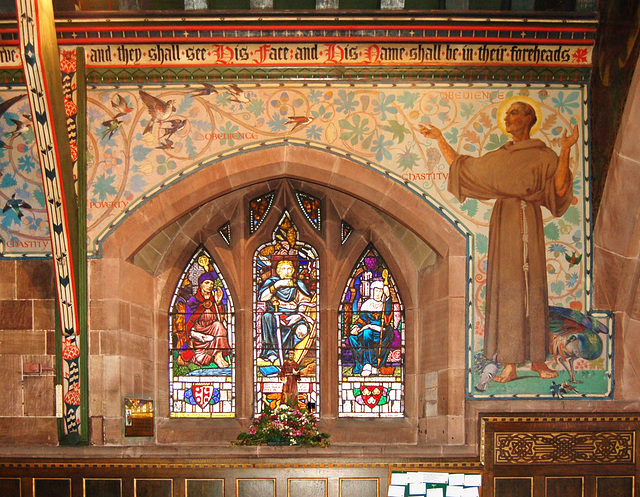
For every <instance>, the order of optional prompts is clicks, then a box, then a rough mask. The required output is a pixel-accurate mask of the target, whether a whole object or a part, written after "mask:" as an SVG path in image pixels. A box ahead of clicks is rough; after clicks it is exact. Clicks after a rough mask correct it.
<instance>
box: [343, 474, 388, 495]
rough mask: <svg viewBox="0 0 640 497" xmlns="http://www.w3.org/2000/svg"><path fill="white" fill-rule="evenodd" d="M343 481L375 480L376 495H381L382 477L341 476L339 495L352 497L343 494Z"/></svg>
mask: <svg viewBox="0 0 640 497" xmlns="http://www.w3.org/2000/svg"><path fill="white" fill-rule="evenodd" d="M343 481H375V482H376V496H377V497H380V478H366V477H365V478H340V479H339V481H338V495H339V497H352V496H351V495H346V494H345V495H343V494H342V482H343Z"/></svg>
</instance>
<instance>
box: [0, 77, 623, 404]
mask: <svg viewBox="0 0 640 497" xmlns="http://www.w3.org/2000/svg"><path fill="white" fill-rule="evenodd" d="M587 90H588V89H587V87H586V85H584V84H579V83H566V82H565V83H553V84H545V83H486V82H478V83H473V82H472V83H453V82H450V83H434V82H413V83H411V82H394V83H385V82H379V83H378V82H377V83H364V82H360V83H358V84H357V85H355V84H349V83H339V82H334V83H331V82H327V83H326V82H308V83H299V82H291V83H266V82H265V83H246V84H240V83H238V84H224V83H215V84H214V83H211V82H207V83H193V84H165V85H163V86H155V87H153V86H149V87H147V88H146V89H145V90H141V89H140V88H139V87H138V86H135V85H127V84H118V85H106V84H104V85H93V86H92V87H90V88H89V91H88V111H87V112H88V116H87V121H88V133H89V147H88V153H89V164H88V185H87V188H88V206H87V207H88V225H89V226H88V249H89V252H90V254H93V255H94V256H99V254H100V246H101V243H102V241H103V240H104V239H105V238H106V237H107V236H108V235H109V233H110V232H111V231H112V230H113V229H114V228H115V227H116V226H117V225H118V224H119V223H120V222H121V221H122V220H123V219H124V218H125V217H126V216H127V215H129V214H130V213H131V212H132V211H133V210H134V209H135V208H136V207H138V206H139V205H141V204H142V203H144V202H145V201H146V200H147V199H148V198H150V197H152V196H153V195H155V194H157V193H158V192H160V191H162V190H163V189H166V188H169V187H171V186H172V185H173V184H175V183H177V182H178V181H179V180H180V179H181V178H183V177H184V176H185V175H188V174H191V173H193V172H195V171H198V170H199V169H201V168H206V167H219V165H220V164H221V163H222V162H223V161H224V159H225V158H227V157H231V156H233V155H239V154H243V153H245V152H247V151H250V150H256V149H258V148H265V147H277V146H284V145H285V144H286V146H296V147H307V148H318V149H322V150H324V151H327V152H329V153H332V154H335V155H341V156H348V157H349V158H350V159H351V160H352V161H354V162H356V163H358V164H360V165H361V166H362V167H366V168H371V169H374V170H376V171H379V172H380V173H384V174H385V176H386V177H388V178H391V179H393V180H395V181H397V182H399V183H401V184H403V185H404V186H405V187H406V191H407V193H406V194H407V195H418V196H419V197H420V198H422V199H423V200H424V202H425V207H426V208H428V209H432V210H433V211H434V212H437V213H438V215H441V216H443V217H445V218H446V219H447V220H448V221H449V222H450V223H451V224H452V225H453V226H454V227H455V228H456V229H457V230H458V231H459V232H460V233H461V234H462V235H463V236H465V237H466V238H467V240H468V255H469V257H468V261H467V272H468V276H469V278H468V279H469V283H468V289H467V293H468V301H469V306H468V310H467V319H466V323H467V334H468V347H467V350H461V351H460V353H461V354H465V356H466V357H467V365H468V368H467V369H468V375H467V396H468V397H469V398H471V399H473V398H520V397H522V398H554V397H555V398H557V397H558V395H557V393H558V392H556V390H558V391H559V389H564V391H565V392H566V393H565V394H563V395H565V397H569V396H571V397H572V398H609V397H610V396H611V395H612V389H613V383H612V367H613V366H612V364H613V362H612V357H613V355H612V354H613V348H612V340H613V328H612V322H611V319H610V317H609V316H608V315H607V314H606V313H598V312H594V310H593V309H592V308H591V265H592V260H591V221H592V220H591V218H590V216H591V204H590V193H589V192H590V177H589V174H588V171H589V154H588V147H589V132H588V129H589V128H588V123H589V115H588V96H587V93H588V91H587ZM13 94H14V93H11V92H7V98H10V97H11V96H13ZM515 102H526V103H527V104H528V105H529V106H531V107H532V108H533V110H534V112H535V114H536V123H535V125H534V126H533V127H532V128H531V129H530V130H529V134H530V136H531V138H532V139H533V141H534V142H535V143H536V144H537V145H536V146H537V147H538V148H539V149H540V153H543V154H547V155H549V156H551V155H550V154H551V152H553V154H554V155H556V156H560V157H561V158H562V160H563V161H565V159H566V162H563V163H564V164H566V166H567V167H566V170H567V171H568V173H570V174H569V175H568V176H565V180H564V183H565V187H566V188H567V189H566V190H565V191H564V194H563V195H560V196H559V197H561V199H560V200H554V202H555V203H554V204H553V205H551V210H548V209H547V208H546V207H545V208H544V209H540V208H539V207H534V206H535V205H538V204H540V205H542V204H543V201H542V197H541V196H537V195H538V194H535V195H534V194H533V193H529V194H527V193H526V192H525V197H526V198H524V199H522V200H525V201H526V202H525V203H526V205H525V207H524V209H525V210H524V212H523V211H522V210H520V208H518V207H517V206H516V208H514V209H510V210H509V212H510V214H509V215H510V216H516V217H515V218H513V219H511V221H510V223H511V225H513V226H515V227H516V228H517V231H520V221H519V216H520V214H519V212H522V213H523V214H522V215H523V219H527V223H523V229H524V224H526V226H527V234H528V236H529V242H528V243H527V244H525V246H526V247H527V250H528V256H527V257H528V258H529V261H530V262H529V264H528V270H527V272H526V274H527V277H526V278H524V275H525V272H524V271H522V275H523V277H522V278H520V283H518V284H519V285H520V286H522V285H523V284H524V285H525V286H528V288H529V291H528V292H526V293H527V294H529V293H531V292H535V293H536V295H537V297H535V298H529V299H527V300H525V299H524V296H523V297H522V299H520V304H519V306H520V307H522V308H523V309H524V314H523V315H524V316H526V312H527V309H529V312H530V313H533V314H536V315H539V314H540V313H542V315H545V314H548V316H549V318H548V319H549V324H548V325H546V324H545V321H544V320H543V321H542V324H539V325H537V326H538V333H539V334H540V336H542V334H543V331H542V330H546V335H545V337H543V339H541V340H533V343H534V346H539V345H542V346H541V347H539V348H540V350H544V351H545V354H546V357H544V358H543V357H541V356H540V354H542V352H540V351H538V356H537V358H536V359H535V361H534V362H535V363H536V364H540V363H545V364H546V368H548V369H549V370H550V371H552V373H549V372H545V373H543V374H542V377H541V375H540V373H539V372H532V371H531V366H530V362H526V363H524V364H525V368H524V369H523V368H521V367H519V365H520V364H522V363H521V361H524V360H526V361H530V360H531V357H530V355H529V354H528V353H527V351H526V348H530V347H531V344H528V345H524V344H523V346H522V350H520V351H519V352H518V354H520V355H515V356H514V357H513V358H510V357H507V356H505V357H502V354H501V351H500V346H499V345H498V346H497V348H496V346H495V345H489V344H488V343H487V345H486V346H485V342H489V341H490V340H493V338H492V337H493V336H494V334H493V332H491V331H488V330H490V329H492V327H493V324H492V323H493V319H494V314H492V311H490V310H489V309H490V308H491V307H492V306H494V305H495V303H496V300H495V297H491V295H492V294H493V293H495V292H494V290H492V289H491V287H490V285H492V283H491V280H492V278H491V277H490V276H489V275H490V274H491V273H492V272H493V271H494V269H493V265H494V264H497V263H502V262H504V261H502V260H501V259H504V258H505V254H507V256H509V255H512V254H515V253H521V252H523V250H524V249H523V244H522V243H520V242H517V241H510V240H507V241H505V242H503V243H506V244H507V246H510V245H509V244H516V249H514V250H507V249H503V250H504V251H499V252H498V254H499V255H497V256H492V257H491V256H490V251H491V254H493V250H494V245H495V244H494V243H493V242H494V236H493V231H492V227H491V224H492V223H491V218H492V216H494V217H495V216H496V215H500V214H499V213H500V212H501V211H502V209H501V207H500V206H499V205H494V204H496V201H495V200H494V199H495V198H496V197H497V196H498V195H496V194H494V193H495V192H492V193H491V194H490V193H489V192H486V191H481V192H477V191H473V192H472V191H468V190H467V188H468V186H466V185H465V184H464V181H463V182H462V183H460V181H461V180H460V179H459V177H460V174H462V177H463V179H464V177H465V176H464V174H465V173H460V174H459V173H457V172H454V168H455V167H456V166H455V164H453V163H452V165H451V166H450V164H449V157H448V154H449V153H453V155H454V156H455V157H457V156H470V157H473V158H475V159H474V161H475V160H476V159H477V160H478V161H481V158H490V157H492V155H488V154H502V153H507V151H506V150H507V149H508V148H509V147H511V146H512V145H507V143H508V142H509V141H511V140H512V138H511V136H509V129H512V130H513V126H515V124H513V122H511V121H510V120H512V119H515V117H509V116H510V115H511V114H509V109H512V108H514V104H515ZM518 105H519V104H518ZM518 105H515V108H519V107H518ZM23 110H24V109H21V108H19V105H17V106H14V108H13V109H12V111H13V112H14V114H15V115H14V116H9V115H7V113H5V117H4V118H3V119H0V121H1V122H0V124H2V126H3V132H5V133H6V132H9V130H10V129H11V128H12V123H11V122H10V121H7V119H8V118H9V117H19V115H20V114H22V113H23V112H22V111H23ZM421 129H430V130H435V129H437V130H439V134H437V135H435V134H434V135H429V134H427V136H424V135H423V134H422V131H421ZM434 133H436V132H435V131H434ZM565 133H566V134H565ZM14 141H15V144H16V147H15V148H13V149H11V150H9V151H7V150H0V153H4V154H5V155H6V156H7V157H8V160H7V161H6V162H5V164H4V166H3V167H4V171H3V172H4V177H3V178H2V183H0V194H2V195H3V196H4V198H5V201H6V202H7V201H9V200H10V199H11V196H12V195H13V194H14V193H15V195H16V198H20V199H22V200H24V201H25V202H27V203H28V204H29V205H30V206H31V209H28V210H27V211H28V215H29V222H28V223H26V222H24V221H20V222H19V223H17V222H16V220H15V219H14V218H13V217H10V216H11V215H12V214H11V213H8V214H7V213H5V214H3V219H2V225H1V226H2V229H3V231H2V233H1V236H3V237H4V238H5V240H6V242H7V245H6V246H7V252H9V251H11V250H13V251H14V252H15V253H16V254H18V253H20V254H24V253H25V252H28V253H29V255H31V256H36V255H37V254H38V253H40V254H43V253H44V252H45V250H46V248H45V246H43V247H41V248H39V247H38V246H37V244H36V242H41V243H43V244H44V243H46V241H47V240H48V233H47V227H46V223H44V222H43V221H42V220H43V219H44V218H45V217H46V213H45V210H44V208H43V204H42V202H39V201H38V200H37V199H38V198H41V197H42V194H41V192H40V190H39V189H38V186H37V183H38V182H37V179H38V178H37V177H34V175H37V172H36V171H35V170H34V171H33V172H32V171H31V170H29V167H28V164H29V163H30V161H33V154H34V152H33V146H32V141H33V138H32V135H30V134H29V132H27V133H25V134H24V135H21V136H20V137H16V138H15V139H14ZM569 142H571V143H569ZM443 143H446V146H445V147H444V149H443V146H442V145H443ZM503 146H506V147H507V149H501V147H503ZM18 147H19V148H18ZM509 153H511V152H509ZM533 155H534V152H531V154H530V153H529V152H526V151H522V156H523V157H525V158H526V160H527V161H529V160H531V161H532V162H535V163H536V164H538V162H536V161H534V160H533V159H531V157H533ZM536 155H537V153H536ZM553 160H555V159H548V161H547V162H553ZM536 167H537V166H536ZM548 167H550V168H553V166H548ZM489 168H490V166H489ZM32 169H35V168H32ZM548 172H549V174H552V173H551V169H549V170H548ZM540 174H542V173H540ZM567 177H570V178H571V180H567V179H566V178H567ZM17 178H20V182H18V179H17ZM22 178H24V180H23V179H22ZM32 178H33V180H32ZM26 179H28V180H29V181H26ZM521 179H523V182H522V183H521V182H520V180H519V179H516V177H513V179H512V182H513V183H514V184H513V185H511V186H517V187H518V188H522V187H524V188H525V190H526V188H527V186H526V181H531V182H533V183H535V182H536V181H537V180H536V179H535V178H533V177H531V176H530V175H528V173H526V172H524V171H523V173H522V177H521ZM547 180H548V178H546V176H545V181H547ZM453 182H458V183H456V184H457V186H455V185H454V186H452V184H453ZM569 183H570V186H569V187H567V185H568V184H569ZM546 184H547V185H550V184H551V182H549V181H547V183H546ZM536 187H537V186H536ZM456 188H457V189H458V190H456ZM536 191H537V190H536ZM518 195H519V194H518ZM518 195H516V196H515V198H517V199H518V201H519V200H520V197H518ZM527 195H531V196H530V197H527ZM498 203H504V202H502V201H498ZM516 203H518V202H516ZM547 205H548V204H547ZM496 213H498V214H496ZM25 217H26V216H25ZM38 220H40V221H39V222H38ZM530 224H531V225H530ZM7 228H10V231H9V230H8V229H7ZM503 231H507V232H509V231H510V230H503ZM523 234H524V233H523ZM27 236H28V237H29V240H31V242H30V246H29V248H28V250H27V247H24V246H21V244H23V243H24V240H26V239H27ZM516 238H517V236H515V235H514V240H515V239H516ZM520 238H522V236H520ZM11 244H13V246H12V245H11ZM518 247H519V248H518ZM534 257H535V259H536V261H537V263H533V262H531V258H534ZM265 264H267V265H269V266H270V265H271V263H270V262H269V261H267V262H266V263H265ZM295 270H296V271H297V270H299V267H298V266H296V267H295ZM270 271H271V274H272V276H274V277H275V276H276V275H277V271H276V268H275V267H272V268H271V269H270ZM265 274H266V273H265ZM544 278H546V285H545V283H544ZM523 282H524V283H523ZM488 285H489V286H488ZM256 291H257V290H256ZM545 292H546V294H547V298H546V299H545V297H544V294H545ZM256 302H257V300H256ZM545 302H546V305H547V307H546V308H545V304H544V303H545ZM519 319H521V318H519ZM509 326H510V327H511V328H514V329H515V328H519V327H521V326H522V325H521V323H520V324H519V323H517V322H514V323H513V324H512V325H509ZM547 342H548V344H549V345H548V347H546V346H544V345H543V344H544V343H547ZM536 344H537V345H536ZM494 349H495V350H494ZM505 355H506V353H505ZM260 360H261V361H267V362H269V361H268V358H265V357H260ZM278 360H280V358H279V357H278ZM283 360H284V356H283V357H282V361H283ZM281 364H282V362H281ZM271 365H272V366H273V363H272V364H271ZM505 365H507V366H508V368H509V370H510V372H509V371H507V372H506V373H504V367H505ZM514 365H515V366H514ZM262 367H268V366H262V365H261V366H257V367H256V377H257V376H258V374H262V369H261V368H262ZM276 367H277V366H276ZM534 368H538V369H540V368H541V366H540V367H538V366H534ZM503 373H504V374H503ZM554 373H557V374H558V376H555V374H554ZM550 375H553V378H551V377H547V376H550ZM264 377H265V378H267V377H268V376H264ZM496 377H499V378H500V379H504V378H510V379H511V380H512V381H506V382H501V381H500V380H498V381H493V379H495V378H496ZM580 382H581V383H580ZM563 384H564V385H565V386H564V387H563V386H562V385H563ZM477 386H479V388H476V387H477ZM571 387H573V389H571Z"/></svg>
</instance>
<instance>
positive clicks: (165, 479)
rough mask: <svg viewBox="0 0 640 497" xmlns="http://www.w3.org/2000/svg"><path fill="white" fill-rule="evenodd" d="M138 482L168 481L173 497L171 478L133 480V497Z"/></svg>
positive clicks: (136, 492) (136, 490)
mask: <svg viewBox="0 0 640 497" xmlns="http://www.w3.org/2000/svg"><path fill="white" fill-rule="evenodd" d="M139 481H168V482H170V483H171V491H170V493H169V495H173V478H134V479H133V495H134V497H137V495H138V482H139ZM34 497H35V496H34Z"/></svg>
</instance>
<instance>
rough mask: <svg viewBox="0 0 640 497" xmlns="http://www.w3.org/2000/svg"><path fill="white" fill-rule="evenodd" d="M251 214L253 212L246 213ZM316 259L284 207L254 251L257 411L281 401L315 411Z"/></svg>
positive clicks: (317, 404)
mask: <svg viewBox="0 0 640 497" xmlns="http://www.w3.org/2000/svg"><path fill="white" fill-rule="evenodd" d="M251 217H252V219H253V218H254V216H253V215H252V216H251ZM319 262H320V261H319V259H318V254H317V253H316V251H315V249H314V248H313V247H312V246H311V245H309V244H307V243H305V242H303V241H301V240H300V238H299V235H298V229H297V228H296V226H295V224H294V223H293V222H292V221H291V218H290V217H289V213H288V212H286V211H285V213H284V214H283V215H282V217H281V219H280V221H279V222H278V224H277V226H276V227H275V229H274V231H273V233H272V240H271V241H270V242H268V243H265V244H263V245H262V246H261V247H259V248H258V250H257V251H256V254H255V256H254V268H253V270H254V292H255V293H254V299H253V306H254V307H253V315H254V325H253V331H254V353H255V359H254V360H255V363H254V381H255V388H256V402H255V403H254V405H255V408H256V414H259V413H261V412H262V411H263V410H264V407H265V406H268V407H270V408H272V409H273V408H275V407H277V406H278V405H280V404H281V403H288V404H290V405H292V406H293V407H307V408H309V409H310V410H316V411H317V410H318V409H319V408H320V403H319V381H318V378H319V369H318V366H319V363H320V361H319V358H320V356H319V354H320V350H319V347H318V344H319V340H318V332H319V329H320V327H319V314H318V308H317V305H318V304H317V302H318V292H319V285H318V283H319V280H320V276H319V270H320V265H319Z"/></svg>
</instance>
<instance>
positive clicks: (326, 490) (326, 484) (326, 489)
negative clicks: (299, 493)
mask: <svg viewBox="0 0 640 497" xmlns="http://www.w3.org/2000/svg"><path fill="white" fill-rule="evenodd" d="M292 481H322V482H324V497H329V478H287V496H290V495H291V482H292Z"/></svg>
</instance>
